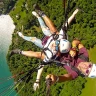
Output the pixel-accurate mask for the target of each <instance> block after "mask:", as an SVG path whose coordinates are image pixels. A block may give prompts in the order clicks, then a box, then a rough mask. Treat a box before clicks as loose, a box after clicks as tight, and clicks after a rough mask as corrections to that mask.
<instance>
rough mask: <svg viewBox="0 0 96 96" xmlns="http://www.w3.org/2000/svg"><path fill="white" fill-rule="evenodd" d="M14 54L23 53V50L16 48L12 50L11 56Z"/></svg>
mask: <svg viewBox="0 0 96 96" xmlns="http://www.w3.org/2000/svg"><path fill="white" fill-rule="evenodd" d="M13 54H21V50H20V49H14V50H12V51H11V52H10V56H12V55H13Z"/></svg>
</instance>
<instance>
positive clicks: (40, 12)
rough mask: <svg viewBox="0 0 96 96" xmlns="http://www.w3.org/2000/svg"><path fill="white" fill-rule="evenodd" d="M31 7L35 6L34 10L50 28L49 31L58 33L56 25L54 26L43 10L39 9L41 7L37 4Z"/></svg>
mask: <svg viewBox="0 0 96 96" xmlns="http://www.w3.org/2000/svg"><path fill="white" fill-rule="evenodd" d="M33 7H34V8H35V10H36V12H37V13H38V14H39V15H40V16H41V17H42V18H43V19H44V22H45V23H46V25H47V26H48V28H49V29H50V31H51V33H52V34H54V33H58V31H57V29H56V27H55V26H54V24H53V22H52V21H51V20H50V19H49V18H48V17H47V16H46V15H45V14H44V12H43V11H42V10H41V8H40V7H39V6H38V5H37V4H34V5H33Z"/></svg>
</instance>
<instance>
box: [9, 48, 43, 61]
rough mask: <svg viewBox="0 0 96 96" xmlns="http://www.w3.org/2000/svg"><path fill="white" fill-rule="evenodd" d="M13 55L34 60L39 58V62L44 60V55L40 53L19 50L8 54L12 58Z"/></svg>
mask: <svg viewBox="0 0 96 96" xmlns="http://www.w3.org/2000/svg"><path fill="white" fill-rule="evenodd" d="M14 54H21V55H25V56H28V57H35V58H39V59H41V60H44V58H45V55H44V53H42V52H34V51H22V50H20V49H14V50H12V51H11V52H10V56H12V55H14Z"/></svg>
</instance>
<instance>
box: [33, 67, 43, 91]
mask: <svg viewBox="0 0 96 96" xmlns="http://www.w3.org/2000/svg"><path fill="white" fill-rule="evenodd" d="M39 67H42V68H40V69H39V70H38V72H37V77H36V82H35V83H34V85H33V89H34V91H36V89H37V88H39V82H40V77H41V74H42V72H43V69H44V65H40V66H39Z"/></svg>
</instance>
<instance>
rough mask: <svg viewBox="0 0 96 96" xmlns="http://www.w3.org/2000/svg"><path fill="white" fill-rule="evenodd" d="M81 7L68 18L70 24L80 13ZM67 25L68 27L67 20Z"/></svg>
mask: <svg viewBox="0 0 96 96" xmlns="http://www.w3.org/2000/svg"><path fill="white" fill-rule="evenodd" d="M78 11H79V9H78V8H77V9H76V10H75V11H74V12H73V13H72V15H71V16H70V17H69V18H68V25H69V24H70V23H71V22H72V20H73V19H74V18H75V16H76V14H77V13H78ZM65 26H66V27H67V22H66V23H65Z"/></svg>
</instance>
